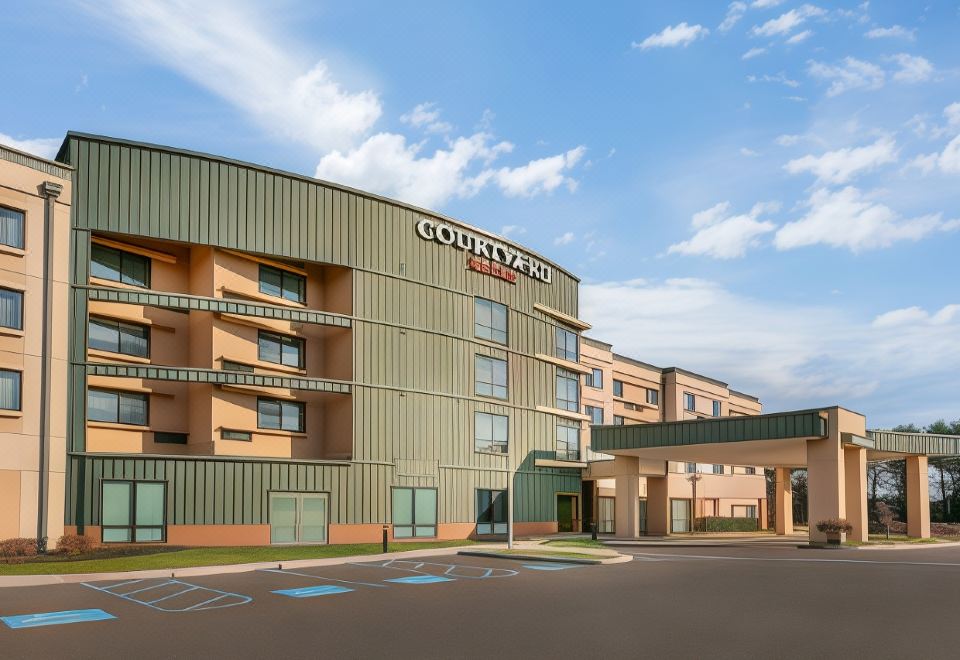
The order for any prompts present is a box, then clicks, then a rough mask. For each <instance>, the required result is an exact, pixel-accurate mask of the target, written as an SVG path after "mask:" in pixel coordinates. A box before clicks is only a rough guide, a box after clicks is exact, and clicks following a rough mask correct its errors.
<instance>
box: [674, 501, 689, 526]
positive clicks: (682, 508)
mask: <svg viewBox="0 0 960 660" xmlns="http://www.w3.org/2000/svg"><path fill="white" fill-rule="evenodd" d="M670 517H671V521H670V531H672V532H678V533H683V532H689V531H690V500H670Z"/></svg>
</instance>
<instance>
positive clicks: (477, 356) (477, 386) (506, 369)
mask: <svg viewBox="0 0 960 660" xmlns="http://www.w3.org/2000/svg"><path fill="white" fill-rule="evenodd" d="M484 360H487V361H490V362H491V363H502V364H503V374H504V381H505V384H504V385H498V384H497V383H496V382H495V381H496V375H495V374H494V370H493V366H494V364H491V369H490V378H491V382H489V383H487V382H485V381H481V380H480V369H479V363H480V362H481V361H484ZM481 386H487V387H488V388H489V390H490V392H489V393H485V392H482V391H480V390H481ZM501 387H502V388H503V396H500V395H499V394H496V392H497V391H498V388H501ZM473 393H474V394H475V395H476V396H483V397H489V398H491V399H500V400H501V401H506V400H508V399H509V398H510V362H509V361H508V360H504V359H500V358H497V357H493V356H492V355H484V354H483V353H474V359H473Z"/></svg>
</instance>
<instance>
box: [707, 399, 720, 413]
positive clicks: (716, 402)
mask: <svg viewBox="0 0 960 660" xmlns="http://www.w3.org/2000/svg"><path fill="white" fill-rule="evenodd" d="M711 401H712V402H713V403H712V405H711V410H710V412H712V413H713V416H714V417H720V416H721V415H722V410H723V409H722V408H721V405H720V401H719V400H718V399H711Z"/></svg>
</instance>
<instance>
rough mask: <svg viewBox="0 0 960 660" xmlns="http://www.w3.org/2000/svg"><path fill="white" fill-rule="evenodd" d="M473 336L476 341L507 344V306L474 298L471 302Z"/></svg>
mask: <svg viewBox="0 0 960 660" xmlns="http://www.w3.org/2000/svg"><path fill="white" fill-rule="evenodd" d="M473 334H474V336H475V337H476V338H477V339H486V340H488V341H495V342H497V343H498V344H506V343H507V306H506V305H501V304H500V303H496V302H493V301H492V300H486V299H485V298H475V299H474V302H473Z"/></svg>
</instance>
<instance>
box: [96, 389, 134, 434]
mask: <svg viewBox="0 0 960 660" xmlns="http://www.w3.org/2000/svg"><path fill="white" fill-rule="evenodd" d="M90 392H104V393H107V394H114V395H116V397H117V419H116V420H107V419H91V418H90ZM125 396H127V397H132V398H143V400H144V402H145V404H146V405H145V406H144V420H143V422H121V421H120V400H121V398H123V397H125ZM86 415H87V422H93V423H94V424H122V425H124V426H150V394H149V393H148V392H131V391H130V390H116V389H111V388H109V387H88V388H87V407H86Z"/></svg>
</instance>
